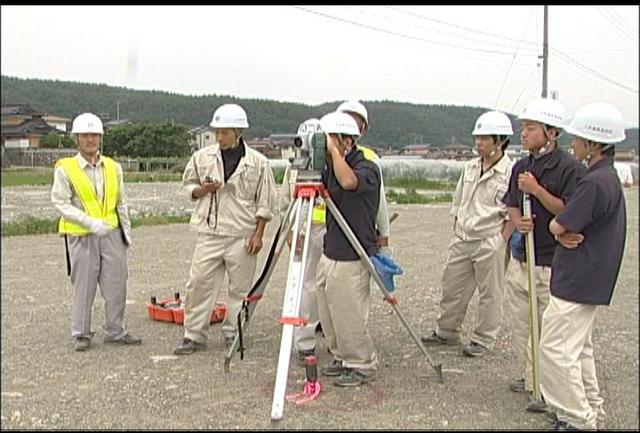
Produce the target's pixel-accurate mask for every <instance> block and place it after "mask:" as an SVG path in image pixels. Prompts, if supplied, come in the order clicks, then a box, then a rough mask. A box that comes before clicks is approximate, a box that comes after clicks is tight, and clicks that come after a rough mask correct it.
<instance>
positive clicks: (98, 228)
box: [89, 218, 111, 237]
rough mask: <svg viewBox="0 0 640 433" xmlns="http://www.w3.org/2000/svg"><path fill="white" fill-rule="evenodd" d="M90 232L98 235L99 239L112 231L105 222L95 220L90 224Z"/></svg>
mask: <svg viewBox="0 0 640 433" xmlns="http://www.w3.org/2000/svg"><path fill="white" fill-rule="evenodd" d="M89 230H91V233H94V234H96V235H98V237H102V236H104V235H106V234H107V233H109V231H110V230H111V229H110V227H109V226H108V225H107V223H105V222H104V221H103V220H101V219H97V218H94V219H92V220H91V223H90V224H89Z"/></svg>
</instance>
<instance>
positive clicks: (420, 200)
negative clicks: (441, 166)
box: [387, 188, 453, 204]
mask: <svg viewBox="0 0 640 433" xmlns="http://www.w3.org/2000/svg"><path fill="white" fill-rule="evenodd" d="M387 200H388V201H390V202H391V203H397V204H434V203H450V202H451V201H452V200H453V196H452V195H451V193H448V192H447V193H444V194H439V195H435V196H434V195H424V194H420V193H418V192H416V190H415V189H411V188H407V190H406V192H405V193H401V194H399V193H396V192H395V191H389V192H388V193H387Z"/></svg>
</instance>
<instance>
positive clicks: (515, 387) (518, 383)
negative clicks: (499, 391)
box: [509, 378, 526, 392]
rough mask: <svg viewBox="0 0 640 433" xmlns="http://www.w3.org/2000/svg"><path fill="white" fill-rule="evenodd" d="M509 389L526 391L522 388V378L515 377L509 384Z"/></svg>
mask: <svg viewBox="0 0 640 433" xmlns="http://www.w3.org/2000/svg"><path fill="white" fill-rule="evenodd" d="M509 391H511V392H526V390H525V389H524V378H520V379H516V380H514V381H513V382H512V383H510V384H509Z"/></svg>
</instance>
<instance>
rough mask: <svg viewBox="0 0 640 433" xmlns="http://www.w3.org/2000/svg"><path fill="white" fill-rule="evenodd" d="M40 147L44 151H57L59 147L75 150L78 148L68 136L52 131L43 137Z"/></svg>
mask: <svg viewBox="0 0 640 433" xmlns="http://www.w3.org/2000/svg"><path fill="white" fill-rule="evenodd" d="M40 147H41V148H43V149H57V148H59V147H64V148H67V149H73V148H75V147H76V144H75V143H74V142H73V140H72V139H71V138H69V137H67V136H66V135H64V134H62V133H57V132H53V131H51V132H49V133H48V134H47V135H45V136H44V137H42V140H40Z"/></svg>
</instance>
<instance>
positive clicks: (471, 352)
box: [462, 341, 489, 357]
mask: <svg viewBox="0 0 640 433" xmlns="http://www.w3.org/2000/svg"><path fill="white" fill-rule="evenodd" d="M488 351H489V349H487V348H486V347H484V346H483V345H482V344H480V343H476V342H475V341H472V342H470V343H469V344H467V345H466V346H464V347H463V348H462V354H463V355H465V356H473V357H478V356H482V355H484V354H485V353H487V352H488Z"/></svg>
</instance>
